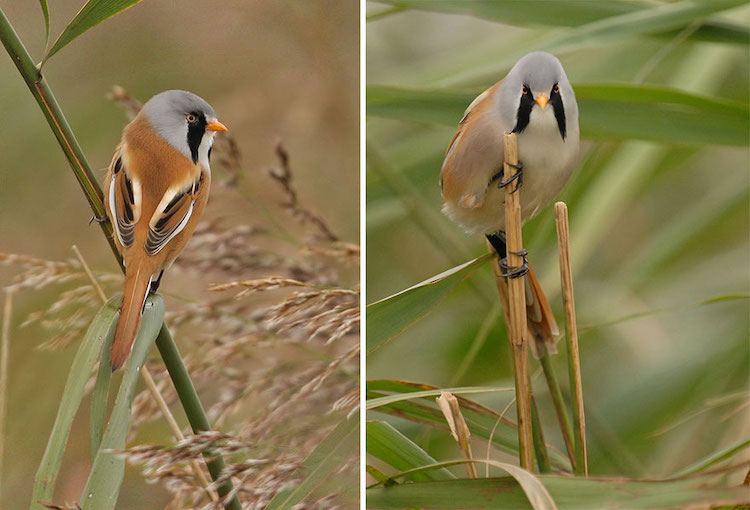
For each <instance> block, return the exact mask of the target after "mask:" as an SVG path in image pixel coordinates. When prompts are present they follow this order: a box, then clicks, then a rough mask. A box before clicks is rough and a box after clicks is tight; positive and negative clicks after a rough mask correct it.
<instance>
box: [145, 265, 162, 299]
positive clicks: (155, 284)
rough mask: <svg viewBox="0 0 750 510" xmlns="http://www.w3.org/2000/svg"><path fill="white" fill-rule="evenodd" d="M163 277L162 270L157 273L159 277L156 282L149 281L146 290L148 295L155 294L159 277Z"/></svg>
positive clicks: (159, 280) (159, 281)
mask: <svg viewBox="0 0 750 510" xmlns="http://www.w3.org/2000/svg"><path fill="white" fill-rule="evenodd" d="M162 276H164V270H163V269H162V270H161V272H160V273H159V277H158V278H157V279H156V280H152V281H151V287H149V289H148V293H149V294H156V291H157V290H158V289H159V284H160V283H161V277H162Z"/></svg>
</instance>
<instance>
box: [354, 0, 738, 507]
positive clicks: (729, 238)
mask: <svg viewBox="0 0 750 510" xmlns="http://www.w3.org/2000/svg"><path fill="white" fill-rule="evenodd" d="M738 5H739V6H740V7H738V8H732V7H735V6H738ZM727 8H731V9H728V10H727ZM367 14H368V19H369V21H368V24H367V89H368V101H367V144H368V147H367V172H366V179H367V197H366V204H367V205H366V210H367V218H366V222H367V245H366V246H367V248H366V260H367V302H368V303H373V302H375V301H377V300H381V299H383V298H385V297H386V296H389V295H391V294H395V293H397V292H399V291H401V290H402V289H405V288H408V287H410V286H412V285H414V284H415V283H417V282H420V281H423V280H425V279H427V278H430V277H431V276H433V275H435V274H438V273H441V272H443V271H445V270H447V269H449V268H451V267H454V266H457V265H459V264H462V263H465V262H467V261H468V260H470V259H471V258H473V257H476V256H479V255H481V254H483V253H484V252H485V251H486V248H485V246H484V242H483V239H481V238H479V237H477V238H474V237H470V236H469V235H466V234H464V233H462V232H461V230H460V228H459V227H457V226H456V225H454V224H452V223H451V222H450V221H449V219H448V218H447V217H444V216H443V215H442V214H441V212H440V208H441V198H440V190H439V187H438V176H439V172H440V166H441V162H442V157H443V154H444V151H445V148H446V147H447V145H448V143H449V141H450V140H451V137H452V136H453V134H454V132H455V128H456V125H457V123H458V121H459V119H460V117H461V113H462V110H463V108H465V107H466V106H468V104H469V102H470V101H471V99H472V98H473V97H474V96H475V95H476V94H478V93H479V92H481V91H482V90H484V89H485V88H487V87H489V86H490V85H492V84H494V83H495V82H496V81H498V80H499V79H501V78H503V76H504V75H505V73H506V72H507V71H508V69H509V68H510V67H511V66H512V64H513V63H514V62H515V61H516V60H517V59H518V58H519V57H520V56H522V55H524V54H525V53H527V52H528V51H531V50H535V49H544V50H547V51H550V52H552V53H554V54H555V55H556V56H557V57H558V58H560V60H561V61H562V63H563V65H564V67H565V70H566V73H567V75H568V77H569V78H570V80H571V82H572V84H573V87H574V89H575V90H576V92H577V94H578V95H579V104H580V105H581V127H582V135H583V138H584V140H583V144H582V150H581V156H580V165H579V169H578V171H577V172H576V174H575V175H574V177H573V178H572V180H571V182H570V183H569V185H568V186H567V188H566V189H565V191H564V192H563V194H562V195H561V196H560V197H559V198H560V199H561V200H564V201H565V202H566V203H567V204H568V208H569V210H570V230H571V236H572V241H571V242H572V247H571V250H572V260H573V272H574V283H575V288H576V304H577V313H578V322H579V330H580V347H581V363H582V368H583V389H584V398H585V403H586V416H587V427H588V429H587V430H588V441H589V444H588V452H589V466H590V472H591V473H592V474H593V475H626V476H632V477H640V478H656V477H664V476H669V475H671V474H674V473H677V472H678V471H680V470H682V469H683V468H685V467H686V466H689V465H691V464H693V463H695V462H698V461H699V460H700V459H703V458H706V457H710V456H711V455H712V454H714V453H715V452H718V451H721V450H723V449H725V448H731V447H733V446H734V445H737V444H741V443H742V441H744V440H746V439H747V438H748V437H749V436H750V420H749V419H748V418H750V415H749V410H748V407H747V401H748V398H750V393H748V391H749V390H750V387H748V375H749V373H748V367H749V366H750V343H749V341H748V340H749V339H750V313H749V309H748V298H750V262H749V261H750V201H749V200H748V198H749V194H748V193H749V191H750V154H749V152H748V134H749V133H748V97H749V95H750V88H749V84H750V75H749V71H750V70H749V68H748V64H749V63H750V53H749V51H748V43H749V42H750V36H748V33H749V32H748V20H750V9H749V8H748V7H747V6H746V4H745V2H723V3H722V2H624V1H602V2H587V1H559V2H547V1H534V2H514V1H498V2H489V1H486V2H483V1H466V2H458V1H456V2H450V1H445V2H444V1H428V0H425V1H420V0H416V1H395V0H394V1H393V2H368V4H367ZM615 16H616V18H615ZM724 115H727V117H726V118H723V117H724ZM715 116H718V117H715ZM719 117H722V118H721V119H719ZM448 119H450V120H448ZM524 244H525V246H526V248H527V249H528V250H529V252H530V260H531V261H532V262H533V264H534V266H535V269H536V271H537V274H538V275H539V276H540V279H541V281H542V285H543V287H544V288H545V290H546V293H547V294H548V296H549V297H550V299H551V302H552V307H553V310H554V311H555V314H556V316H557V317H558V320H559V321H560V322H562V305H561V300H560V297H559V294H560V290H559V277H558V276H557V274H558V259H557V253H556V249H555V248H556V237H555V232H554V217H553V212H552V210H551V208H548V209H546V210H544V211H542V212H541V213H540V214H539V215H538V216H537V217H536V218H534V219H532V220H530V221H529V222H528V223H527V224H526V225H525V227H524ZM714 298H718V299H714ZM380 306H381V307H382V305H380ZM498 306H499V304H498V300H497V296H496V291H495V288H494V282H493V281H492V273H491V270H490V269H489V267H486V266H485V267H482V268H480V269H478V270H477V271H475V272H474V273H473V274H472V275H471V276H470V277H469V278H468V279H467V280H465V281H464V282H463V283H460V284H459V285H457V286H456V288H455V289H454V290H453V291H452V292H451V293H450V294H449V295H447V296H446V297H445V298H443V299H442V300H441V301H440V302H439V303H438V304H437V305H433V306H432V307H431V313H429V315H426V316H425V317H424V318H422V319H421V320H420V321H419V322H417V323H416V324H414V325H413V326H412V327H410V328H408V329H406V330H405V331H404V332H403V333H401V334H400V335H398V336H396V337H394V338H392V339H391V340H390V341H389V342H388V343H387V344H384V345H382V346H381V347H380V348H379V349H377V350H376V351H374V352H373V353H372V354H371V355H369V356H368V360H367V378H368V380H372V379H399V380H407V381H414V382H419V383H424V384H428V385H435V386H438V387H446V386H467V385H476V386H479V385H488V386H509V385H512V380H513V379H512V372H511V367H510V353H509V350H508V346H507V340H506V337H505V332H504V326H503V324H502V318H501V317H502V315H501V314H498V313H497V307H498ZM368 317H369V315H368ZM378 320H379V321H382V320H388V318H387V317H385V318H384V317H378ZM553 361H554V365H555V368H556V370H557V371H558V373H559V374H561V375H560V376H559V379H560V380H561V381H567V377H564V376H563V375H562V374H564V370H565V360H564V356H556V357H555V359H554V360H553ZM531 363H532V364H531V373H532V378H533V381H532V383H533V385H534V388H535V393H536V396H537V402H538V404H539V407H540V411H541V415H542V422H543V423H544V424H545V425H546V427H547V428H546V430H545V432H546V440H547V442H548V443H552V444H553V445H555V446H556V447H557V448H559V449H560V450H561V451H564V446H563V444H562V439H561V437H560V434H559V431H558V430H557V429H556V426H555V419H554V415H553V411H552V406H551V403H550V401H549V396H548V392H547V388H546V385H545V384H544V381H543V378H542V377H541V375H540V369H539V365H538V363H536V362H535V361H532V362H531ZM380 395H381V394H379V393H378V394H373V395H372V396H380ZM730 396H734V397H733V398H729V397H730ZM510 398H511V395H510V394H506V393H496V394H488V395H485V396H477V397H476V398H475V400H476V401H478V402H481V403H483V404H485V405H486V406H488V407H489V408H490V409H492V410H494V411H496V412H500V410H502V409H503V408H504V407H505V406H506V404H507V403H508V402H509V400H510ZM412 405H416V404H412ZM420 409H422V410H421V411H420V412H427V408H420ZM410 412H411V411H410ZM392 414H396V415H398V410H394V411H393V413H392ZM512 414H513V411H512V409H511V411H510V415H512ZM369 417H370V419H383V417H384V415H383V414H381V413H377V412H376V411H371V412H370V413H369ZM436 419H437V420H439V419H440V418H436ZM387 420H388V422H389V423H391V424H392V425H394V426H395V427H396V429H397V430H398V431H399V432H400V433H402V434H403V435H405V436H406V437H407V438H408V439H410V440H412V441H414V442H415V443H416V444H417V445H419V447H421V448H423V449H424V450H425V452H426V453H427V454H428V455H429V456H431V457H433V458H435V459H437V460H439V461H441V460H449V459H453V458H458V457H460V453H459V452H458V450H457V447H456V445H455V442H454V441H453V439H451V438H450V436H449V434H448V433H447V432H445V431H436V430H434V429H431V428H429V427H425V426H424V425H423V424H416V423H412V422H410V421H405V420H403V419H400V418H395V417H388V418H387ZM476 442H477V443H479V444H480V445H481V444H482V443H484V444H485V445H486V440H484V439H477V441H476ZM480 448H481V453H479V454H477V456H478V457H481V458H484V456H485V453H486V452H485V451H484V448H483V447H477V446H475V451H476V450H477V449H480ZM492 456H493V458H498V456H499V458H500V459H501V460H502V459H505V460H507V459H508V458H512V457H508V456H504V454H502V453H498V452H497V451H495V452H493V454H492ZM748 459H750V452H748V449H746V448H740V449H738V450H736V451H734V455H733V456H732V457H731V459H729V460H727V459H724V461H725V462H730V463H735V464H736V463H738V462H743V461H748ZM370 460H372V458H370ZM375 466H376V467H377V468H378V469H382V470H384V472H385V474H387V475H390V474H393V473H394V471H393V468H390V470H389V469H386V468H383V466H382V465H381V464H377V463H375ZM453 472H454V473H455V474H456V475H457V476H459V477H463V476H464V473H463V470H462V468H458V469H455V470H454V471H453ZM490 473H495V474H496V475H499V474H500V472H499V471H494V470H492V469H491V470H490ZM744 474H745V472H744V471H742V470H739V471H734V472H732V473H731V475H729V476H728V477H727V478H726V479H723V482H722V483H727V484H739V483H741V482H742V479H743V477H744ZM714 480H716V477H715V478H714ZM378 494H380V493H378ZM384 494H387V490H386V491H384ZM379 501H381V502H382V501H385V500H379Z"/></svg>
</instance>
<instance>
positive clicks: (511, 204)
mask: <svg viewBox="0 0 750 510" xmlns="http://www.w3.org/2000/svg"><path fill="white" fill-rule="evenodd" d="M503 142H504V144H505V163H504V165H503V170H504V171H503V179H505V180H506V181H507V180H510V179H512V178H513V177H514V176H515V175H516V173H517V172H518V170H517V168H515V166H517V165H518V145H517V141H516V135H515V134H514V133H506V134H505V136H504V138H503ZM516 188H517V186H516V183H515V182H514V181H513V182H511V183H510V184H508V185H507V186H505V238H506V246H507V249H506V251H507V254H506V257H507V258H506V260H507V264H508V266H510V267H514V268H515V267H521V266H522V265H523V263H524V258H523V256H521V255H517V254H518V253H520V252H521V250H523V238H522V235H521V201H520V193H516ZM525 278H526V277H525V276H522V277H520V278H508V279H507V282H508V301H509V305H510V306H509V309H508V316H509V318H510V323H509V324H508V336H509V338H510V344H511V350H512V351H513V365H514V368H515V370H514V372H515V381H516V414H517V417H518V446H519V448H518V453H519V457H520V462H521V467H522V468H524V469H526V470H527V471H533V468H534V461H533V458H532V455H533V453H532V452H533V446H532V434H531V388H530V386H531V385H530V383H529V359H528V357H529V354H528V350H527V349H526V340H527V339H526V297H525V294H526V289H525V284H524V282H525Z"/></svg>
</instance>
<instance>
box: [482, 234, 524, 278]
mask: <svg viewBox="0 0 750 510" xmlns="http://www.w3.org/2000/svg"><path fill="white" fill-rule="evenodd" d="M486 237H487V240H488V241H489V242H490V244H491V245H492V247H493V248H494V249H495V252H496V253H497V255H498V257H500V268H501V269H502V270H503V271H504V272H503V274H502V275H500V276H502V277H503V278H520V277H522V276H523V275H525V274H526V273H528V272H529V261H528V260H527V259H526V255H528V254H529V252H528V251H526V250H525V249H523V250H521V251H519V252H515V251H512V252H510V253H512V254H513V255H518V256H520V257H523V265H521V266H520V267H513V266H509V265H508V258H507V256H506V253H507V249H508V248H507V246H506V244H505V232H503V231H502V230H501V231H498V232H497V233H495V234H487V236H486Z"/></svg>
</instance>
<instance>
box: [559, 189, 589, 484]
mask: <svg viewBox="0 0 750 510" xmlns="http://www.w3.org/2000/svg"><path fill="white" fill-rule="evenodd" d="M555 222H556V224H557V244H558V251H559V254H560V284H561V286H562V297H563V305H564V307H565V332H566V336H567V338H568V375H569V377H570V388H571V393H572V394H573V426H574V428H575V454H576V462H575V468H574V469H575V473H576V474H578V475H583V476H588V474H589V466H588V458H587V454H586V417H585V416H584V413H583V386H582V384H581V361H580V356H579V353H578V327H577V325H576V309H575V299H574V296H573V273H572V270H571V268H570V231H569V227H568V207H567V206H566V205H565V203H564V202H557V203H556V204H555Z"/></svg>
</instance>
